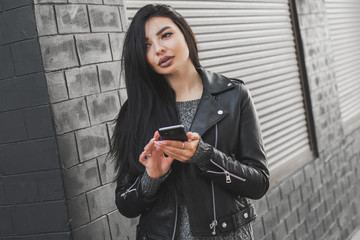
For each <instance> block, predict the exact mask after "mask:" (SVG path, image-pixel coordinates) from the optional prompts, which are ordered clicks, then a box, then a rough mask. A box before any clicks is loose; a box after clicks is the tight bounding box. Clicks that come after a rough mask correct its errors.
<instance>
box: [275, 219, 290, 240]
mask: <svg viewBox="0 0 360 240" xmlns="http://www.w3.org/2000/svg"><path fill="white" fill-rule="evenodd" d="M286 235H287V233H286V226H285V222H281V223H280V224H279V225H278V226H277V227H276V228H275V229H274V230H273V238H274V239H285V237H286Z"/></svg>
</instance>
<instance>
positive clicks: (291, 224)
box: [285, 211, 299, 233]
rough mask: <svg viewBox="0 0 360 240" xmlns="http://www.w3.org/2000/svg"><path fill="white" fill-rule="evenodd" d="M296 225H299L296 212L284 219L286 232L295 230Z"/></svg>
mask: <svg viewBox="0 0 360 240" xmlns="http://www.w3.org/2000/svg"><path fill="white" fill-rule="evenodd" d="M298 223H299V218H298V214H297V211H294V212H292V213H291V214H290V215H289V216H288V217H287V218H286V219H285V224H286V229H287V230H288V232H289V233H290V232H292V231H293V230H295V229H296V228H297V225H298Z"/></svg>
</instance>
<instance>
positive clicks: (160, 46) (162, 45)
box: [145, 17, 192, 75]
mask: <svg viewBox="0 0 360 240" xmlns="http://www.w3.org/2000/svg"><path fill="white" fill-rule="evenodd" d="M145 36H146V43H145V44H146V59H147V62H148V63H149V64H150V66H151V67H152V69H153V70H154V71H155V72H157V73H159V74H163V75H168V74H173V73H175V72H176V71H178V70H181V69H184V68H185V67H186V66H187V64H192V62H191V60H190V58H189V48H188V46H187V44H186V41H185V38H184V35H183V34H182V32H181V30H180V29H179V28H178V27H177V26H176V24H175V23H174V22H173V21H172V20H171V19H170V18H166V17H153V18H150V19H149V20H148V21H147V22H146V24H145Z"/></svg>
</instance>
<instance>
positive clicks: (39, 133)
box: [23, 105, 54, 139]
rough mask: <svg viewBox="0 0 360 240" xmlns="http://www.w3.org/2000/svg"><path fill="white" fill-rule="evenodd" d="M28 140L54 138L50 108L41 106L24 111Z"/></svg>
mask: <svg viewBox="0 0 360 240" xmlns="http://www.w3.org/2000/svg"><path fill="white" fill-rule="evenodd" d="M23 114H24V119H25V124H26V129H27V134H28V139H35V138H45V137H51V136H54V130H53V125H52V117H51V114H50V106H48V105H45V106H39V107H34V108H28V109H25V110H23Z"/></svg>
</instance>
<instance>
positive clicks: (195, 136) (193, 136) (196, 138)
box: [186, 132, 200, 141]
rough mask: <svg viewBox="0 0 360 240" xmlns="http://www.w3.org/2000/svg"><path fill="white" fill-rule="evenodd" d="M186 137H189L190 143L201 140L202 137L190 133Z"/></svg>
mask: <svg viewBox="0 0 360 240" xmlns="http://www.w3.org/2000/svg"><path fill="white" fill-rule="evenodd" d="M186 135H187V137H188V139H189V141H193V140H200V135H199V134H198V133H195V132H188V133H187V134H186Z"/></svg>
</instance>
